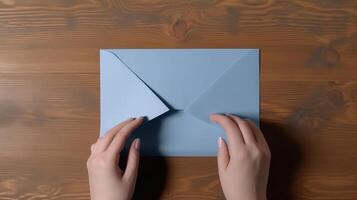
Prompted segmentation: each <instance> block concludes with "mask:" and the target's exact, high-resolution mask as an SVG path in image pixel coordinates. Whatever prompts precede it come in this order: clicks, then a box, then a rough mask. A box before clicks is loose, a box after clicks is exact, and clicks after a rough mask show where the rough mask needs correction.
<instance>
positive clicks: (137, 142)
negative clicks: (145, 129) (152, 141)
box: [134, 138, 140, 150]
mask: <svg viewBox="0 0 357 200" xmlns="http://www.w3.org/2000/svg"><path fill="white" fill-rule="evenodd" d="M134 148H135V149H136V150H139V149H140V138H136V139H135V144H134Z"/></svg>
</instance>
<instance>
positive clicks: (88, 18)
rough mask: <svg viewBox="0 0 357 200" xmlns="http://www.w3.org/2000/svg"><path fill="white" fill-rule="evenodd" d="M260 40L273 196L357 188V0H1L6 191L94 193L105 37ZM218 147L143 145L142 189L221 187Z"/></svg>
mask: <svg viewBox="0 0 357 200" xmlns="http://www.w3.org/2000/svg"><path fill="white" fill-rule="evenodd" d="M223 47H236V48H247V47H255V48H260V49H261V127H262V129H263V131H264V133H265V135H266V137H267V139H268V141H269V144H270V147H271V150H272V153H273V160H272V169H271V174H270V182H269V197H270V199H303V200H304V199H324V200H328V199H331V200H335V199H341V200H342V199H344V200H352V199H357V148H356V146H357V135H356V133H357V131H356V130H357V123H356V121H357V80H356V79H357V68H356V63H357V57H356V55H357V1H355V0H341V1H333V0H238V1H235V0H191V1H174V0H153V1H145V0H72V1H70V0H51V1H46V0H35V1H27V0H0V200H13V199H68V200H69V199H71V200H72V199H73V200H77V199H78V200H79V199H89V191H88V180H87V174H86V169H85V161H86V159H87V157H88V155H89V146H90V144H91V143H92V142H93V141H95V139H96V137H97V135H98V128H99V85H98V84H99V67H98V61H99V57H98V52H99V49H100V48H223ZM216 171H217V169H216V160H215V158H144V159H143V161H142V166H141V171H140V180H139V183H138V188H137V192H136V195H135V198H136V199H224V197H223V195H222V192H221V189H220V184H219V181H218V176H217V172H216Z"/></svg>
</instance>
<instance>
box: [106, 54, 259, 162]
mask: <svg viewBox="0 0 357 200" xmlns="http://www.w3.org/2000/svg"><path fill="white" fill-rule="evenodd" d="M100 108H101V110H100V121H101V126H100V135H101V136H103V135H104V134H105V132H106V131H107V130H109V129H110V128H111V127H113V126H115V125H116V124H118V123H120V122H121V121H123V120H125V119H127V118H129V117H139V116H146V117H147V119H148V121H147V122H145V123H144V125H143V126H141V127H140V128H139V129H138V130H137V131H136V132H135V133H134V135H133V138H134V137H140V138H141V139H142V146H141V151H142V153H143V154H144V155H154V156H156V155H162V156H214V155H216V151H217V138H218V137H220V136H222V137H225V133H224V131H223V130H222V128H220V127H219V126H218V125H216V124H212V123H211V122H210V121H209V115H210V114H211V113H231V114H236V115H239V116H241V117H244V118H250V119H252V120H254V121H255V122H257V123H258V121H259V50H258V49H103V50H100Z"/></svg>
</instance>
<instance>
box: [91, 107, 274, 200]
mask: <svg viewBox="0 0 357 200" xmlns="http://www.w3.org/2000/svg"><path fill="white" fill-rule="evenodd" d="M210 118H211V120H212V122H214V123H218V124H219V125H221V126H222V127H223V129H224V130H225V132H226V134H227V138H228V144H227V143H226V142H225V140H224V139H223V138H219V139H218V155H217V161H218V173H219V178H220V181H221V185H222V189H223V192H224V195H225V197H226V198H227V199H228V200H238V199H239V200H264V199H266V187H267V181H268V174H269V165H270V151H269V147H268V144H267V143H266V141H265V139H264V136H263V134H262V132H261V131H260V130H259V128H257V127H256V126H255V125H254V123H253V122H251V121H249V120H243V119H241V118H239V117H237V116H233V115H218V114H214V115H211V116H210ZM143 121H144V119H143V118H142V117H141V118H137V119H128V120H126V121H124V122H122V123H120V124H118V125H117V126H115V127H114V128H112V129H111V130H109V131H108V132H107V133H106V134H105V136H104V137H102V138H99V139H98V140H97V141H96V142H95V143H94V144H93V145H92V146H91V155H90V157H89V158H88V160H87V168H88V177H89V186H90V194H91V199H92V200H129V199H131V198H132V196H133V193H134V189H135V183H136V179H137V174H138V165H139V159H140V139H135V140H134V141H133V142H132V144H131V146H130V150H129V155H128V161H127V166H126V169H125V171H123V170H122V169H120V168H119V159H120V152H121V151H122V150H123V148H124V145H125V142H126V140H127V138H128V137H129V135H130V134H132V133H133V132H134V130H135V129H136V128H138V127H139V126H140V125H141V124H142V123H143Z"/></svg>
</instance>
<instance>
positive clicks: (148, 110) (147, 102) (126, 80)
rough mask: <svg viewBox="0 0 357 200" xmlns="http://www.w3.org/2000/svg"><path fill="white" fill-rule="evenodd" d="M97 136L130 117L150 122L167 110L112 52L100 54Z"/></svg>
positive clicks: (101, 52) (103, 51)
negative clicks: (141, 117)
mask: <svg viewBox="0 0 357 200" xmlns="http://www.w3.org/2000/svg"><path fill="white" fill-rule="evenodd" d="M100 88H101V90H100V107H101V109H100V112H101V113H100V114H101V127H100V135H104V133H105V132H106V131H107V130H109V129H110V128H112V127H113V126H115V125H116V124H118V123H119V122H122V121H124V120H125V119H127V118H130V117H140V116H146V117H147V118H148V119H149V120H150V119H153V118H155V117H157V116H159V115H161V114H163V113H165V112H167V111H168V110H169V109H168V108H167V106H166V105H165V104H164V103H162V102H161V101H160V99H159V98H158V97H157V96H156V95H155V94H154V93H153V92H152V91H151V90H150V89H149V88H148V87H147V86H146V85H145V84H144V83H143V82H142V81H141V80H140V79H139V78H138V77H137V76H136V75H135V74H134V73H133V72H131V71H130V69H128V67H127V66H125V64H123V63H122V62H121V61H120V60H119V59H118V58H117V57H116V56H115V55H114V54H112V53H111V52H108V51H105V50H101V51H100Z"/></svg>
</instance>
